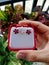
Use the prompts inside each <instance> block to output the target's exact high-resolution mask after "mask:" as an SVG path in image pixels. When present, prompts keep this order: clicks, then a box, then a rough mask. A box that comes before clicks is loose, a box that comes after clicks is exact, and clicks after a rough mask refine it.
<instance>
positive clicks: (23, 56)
mask: <svg viewBox="0 0 49 65" xmlns="http://www.w3.org/2000/svg"><path fill="white" fill-rule="evenodd" d="M17 58H18V59H25V54H24V53H19V54H18V55H17Z"/></svg>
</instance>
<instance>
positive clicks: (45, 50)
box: [17, 20, 49, 62]
mask: <svg viewBox="0 0 49 65" xmlns="http://www.w3.org/2000/svg"><path fill="white" fill-rule="evenodd" d="M19 24H27V25H29V24H30V25H33V26H34V27H35V31H36V35H37V39H36V45H37V49H38V50H21V51H18V53H17V58H19V59H24V60H27V61H34V62H49V27H48V26H46V25H44V24H42V23H40V22H37V21H29V20H23V21H20V22H19Z"/></svg>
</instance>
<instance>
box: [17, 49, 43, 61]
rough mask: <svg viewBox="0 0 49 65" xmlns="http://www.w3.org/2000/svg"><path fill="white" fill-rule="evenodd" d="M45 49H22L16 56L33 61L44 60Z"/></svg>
mask: <svg viewBox="0 0 49 65" xmlns="http://www.w3.org/2000/svg"><path fill="white" fill-rule="evenodd" d="M42 53H43V50H21V51H19V52H18V53H17V55H16V57H17V58H19V59H24V60H27V61H32V62H38V61H39V62H44V61H43V59H44V58H43V54H42Z"/></svg>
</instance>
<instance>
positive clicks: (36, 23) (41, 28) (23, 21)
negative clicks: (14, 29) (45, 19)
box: [19, 20, 49, 33]
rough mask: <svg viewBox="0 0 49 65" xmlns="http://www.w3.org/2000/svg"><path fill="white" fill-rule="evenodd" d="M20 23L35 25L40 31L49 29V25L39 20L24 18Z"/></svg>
mask: <svg viewBox="0 0 49 65" xmlns="http://www.w3.org/2000/svg"><path fill="white" fill-rule="evenodd" d="M19 24H30V25H33V26H34V27H35V28H36V29H38V31H40V32H41V33H44V32H47V31H48V30H49V27H48V26H46V25H44V24H42V23H40V22H38V21H30V20H22V21H20V22H19Z"/></svg>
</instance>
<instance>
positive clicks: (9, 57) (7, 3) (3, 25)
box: [0, 0, 49, 65]
mask: <svg viewBox="0 0 49 65" xmlns="http://www.w3.org/2000/svg"><path fill="white" fill-rule="evenodd" d="M23 19H28V20H32V21H39V22H41V23H43V24H44V25H47V26H49V0H0V65H45V64H43V63H37V62H36V63H34V62H28V61H25V60H19V59H16V52H14V51H10V50H8V47H7V46H8V29H9V26H10V25H12V24H17V23H18V22H19V21H20V20H23Z"/></svg>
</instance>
